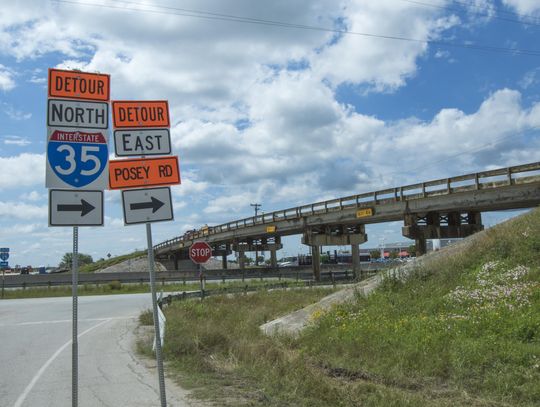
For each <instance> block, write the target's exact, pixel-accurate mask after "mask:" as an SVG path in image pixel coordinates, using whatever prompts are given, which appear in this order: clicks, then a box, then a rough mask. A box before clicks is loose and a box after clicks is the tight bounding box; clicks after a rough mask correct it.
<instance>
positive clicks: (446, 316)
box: [143, 210, 540, 407]
mask: <svg viewBox="0 0 540 407" xmlns="http://www.w3.org/2000/svg"><path fill="white" fill-rule="evenodd" d="M539 270H540V212H539V211H538V210H535V211H533V212H531V213H528V214H526V215H524V216H522V217H520V218H516V219H514V220H512V221H509V222H506V223H505V224H502V225H499V226H497V227H494V228H492V229H490V230H488V231H487V232H486V233H485V234H484V236H483V237H482V238H481V239H476V240H475V241H474V242H473V243H472V244H471V245H470V246H468V247H467V248H466V249H464V250H463V251H462V252H460V253H459V254H457V255H453V256H450V257H448V256H446V257H445V256H441V257H439V259H438V260H437V261H435V262H432V263H430V265H429V267H426V268H423V269H417V270H415V272H414V273H413V275H412V276H411V277H410V278H409V279H408V280H407V281H405V282H404V281H401V280H398V279H388V280H386V282H385V283H384V284H383V285H382V287H380V288H379V289H378V290H376V291H375V292H374V293H373V294H372V295H371V296H370V297H368V298H362V297H358V298H356V300H355V301H353V302H351V303H348V304H345V305H341V306H338V307H336V308H334V309H333V310H332V311H330V312H328V313H325V314H317V315H313V316H312V319H313V324H312V325H311V326H310V327H309V328H308V329H307V330H306V331H305V332H304V333H303V334H302V336H301V337H299V338H297V339H294V338H290V337H285V336H281V337H280V336H278V337H272V338H269V337H265V336H264V335H262V334H261V333H260V331H259V328H258V327H259V325H260V324H262V323H264V322H265V321H267V320H271V319H273V318H275V317H276V316H279V315H282V314H285V313H287V312H288V311H291V310H294V309H297V308H300V307H302V306H303V305H306V304H308V303H310V302H312V301H314V300H316V299H317V298H320V297H321V296H323V295H324V294H325V292H324V291H319V290H293V291H288V292H272V293H259V294H256V295H253V296H236V297H219V298H218V297H215V298H209V299H208V300H205V301H204V302H200V301H186V302H178V303H175V304H173V305H172V306H171V307H169V308H168V309H166V316H167V323H168V325H167V334H166V340H165V341H166V342H165V349H164V351H165V357H166V360H167V361H168V363H169V365H168V366H169V371H174V372H175V373H174V374H175V375H176V376H177V377H178V379H179V381H180V383H181V384H182V385H183V386H185V387H188V388H192V389H194V395H195V397H200V398H203V399H207V400H211V401H214V402H215V403H216V405H220V406H221V405H223V406H227V405H228V406H237V405H249V406H306V407H307V406H321V407H322V406H538V405H540V271H539ZM144 319H146V322H148V320H149V319H150V318H148V316H146V317H145V318H143V320H144Z"/></svg>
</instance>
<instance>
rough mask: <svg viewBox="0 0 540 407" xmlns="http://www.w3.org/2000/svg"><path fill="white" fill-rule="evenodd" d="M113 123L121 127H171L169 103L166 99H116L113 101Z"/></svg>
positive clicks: (117, 127) (116, 126)
mask: <svg viewBox="0 0 540 407" xmlns="http://www.w3.org/2000/svg"><path fill="white" fill-rule="evenodd" d="M112 114H113V125H114V127H115V128H116V129H119V128H139V127H166V128H168V127H170V125H171V123H170V120H169V103H168V102H167V101H166V100H143V101H136V100H115V101H113V102H112Z"/></svg>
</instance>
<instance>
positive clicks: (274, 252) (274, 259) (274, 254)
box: [270, 249, 277, 269]
mask: <svg viewBox="0 0 540 407" xmlns="http://www.w3.org/2000/svg"><path fill="white" fill-rule="evenodd" d="M270 265H271V266H272V268H274V269H275V268H277V250H276V249H273V250H270Z"/></svg>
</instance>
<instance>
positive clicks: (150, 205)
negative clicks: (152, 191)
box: [129, 197, 165, 213]
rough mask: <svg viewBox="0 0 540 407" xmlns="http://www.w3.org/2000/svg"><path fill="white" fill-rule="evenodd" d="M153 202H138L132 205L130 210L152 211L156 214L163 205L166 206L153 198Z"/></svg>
mask: <svg viewBox="0 0 540 407" xmlns="http://www.w3.org/2000/svg"><path fill="white" fill-rule="evenodd" d="M151 199H152V201H151V202H137V203H132V204H130V205H129V209H131V210H132V211H135V210H138V209H152V213H156V211H157V210H158V209H159V208H161V207H162V206H163V205H165V204H164V203H163V202H161V201H160V200H159V199H156V198H154V197H152V198H151Z"/></svg>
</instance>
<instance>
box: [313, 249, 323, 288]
mask: <svg viewBox="0 0 540 407" xmlns="http://www.w3.org/2000/svg"><path fill="white" fill-rule="evenodd" d="M319 247H320V246H311V263H312V266H313V277H314V278H315V281H321V253H320V252H319Z"/></svg>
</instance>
